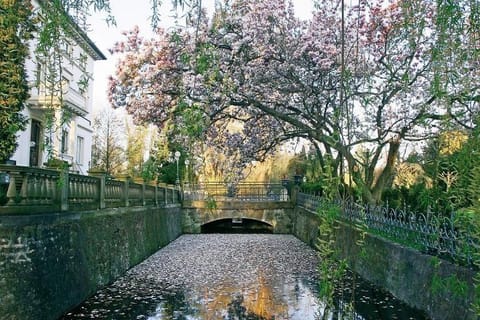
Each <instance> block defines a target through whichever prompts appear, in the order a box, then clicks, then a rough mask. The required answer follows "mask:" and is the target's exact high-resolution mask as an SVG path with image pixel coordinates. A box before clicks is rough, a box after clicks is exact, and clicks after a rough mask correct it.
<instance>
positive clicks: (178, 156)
mask: <svg viewBox="0 0 480 320" xmlns="http://www.w3.org/2000/svg"><path fill="white" fill-rule="evenodd" d="M178 160H180V151H175V161H176V162H177V179H176V180H175V184H176V185H177V186H178V185H180V175H179V172H178Z"/></svg>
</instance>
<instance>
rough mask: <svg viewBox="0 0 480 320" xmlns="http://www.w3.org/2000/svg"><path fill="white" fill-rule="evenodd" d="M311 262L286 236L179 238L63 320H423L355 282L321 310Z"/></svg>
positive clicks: (310, 256)
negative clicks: (354, 284)
mask: <svg viewBox="0 0 480 320" xmlns="http://www.w3.org/2000/svg"><path fill="white" fill-rule="evenodd" d="M317 259H318V258H317V255H316V253H315V252H314V251H313V250H312V249H311V248H309V247H308V246H307V245H305V244H304V243H303V242H301V241H300V240H298V239H296V238H295V237H293V236H291V235H273V234H201V235H183V236H181V237H180V238H178V239H177V240H175V241H174V242H172V243H171V244H169V245H168V246H167V247H165V248H163V249H162V250H160V251H158V252H157V253H155V254H154V255H152V256H151V257H150V258H148V259H147V260H146V261H144V262H143V263H141V264H139V265H138V266H136V267H134V268H132V269H131V270H129V271H128V273H127V274H126V275H125V276H124V277H122V278H121V279H118V280H117V281H116V282H114V283H113V284H112V285H110V286H109V287H106V288H104V289H101V290H99V291H98V292H97V293H96V294H95V295H94V296H93V297H91V298H90V299H88V300H87V301H85V302H84V303H83V304H82V305H81V306H79V307H78V308H77V309H75V310H74V311H72V312H70V313H68V314H66V315H65V316H64V317H63V318H62V319H115V320H121V319H129V320H130V319H148V320H156V319H191V320H193V319H209V320H214V319H249V320H267V319H298V320H309V319H341V318H343V319H426V317H425V316H424V315H423V314H422V313H420V312H419V311H416V310H412V309H410V308H408V307H407V306H405V305H404V304H402V303H400V302H399V301H397V300H396V299H394V298H393V297H392V296H390V295H387V294H386V293H384V292H381V291H379V290H377V289H375V288H373V287H371V286H369V285H367V284H365V283H363V282H361V281H358V280H356V281H355V283H356V288H355V290H353V291H352V290H351V288H350V287H349V286H348V287H347V288H344V289H342V290H340V289H339V290H338V291H337V292H338V295H337V297H336V299H335V306H334V307H333V308H329V309H326V305H325V303H324V301H323V300H322V299H320V298H319V297H318V288H317V283H318V279H317V276H318V275H317V272H316V266H317V264H318V260H317ZM351 277H352V274H349V275H347V280H349V279H351ZM352 296H355V297H356V298H355V304H354V307H353V308H351V304H349V303H348V302H349V301H350V298H351V297H352ZM332 310H333V311H332Z"/></svg>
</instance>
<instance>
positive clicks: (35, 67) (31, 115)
mask: <svg viewBox="0 0 480 320" xmlns="http://www.w3.org/2000/svg"><path fill="white" fill-rule="evenodd" d="M71 26H72V28H71V31H73V32H72V34H73V36H72V37H71V38H72V39H69V41H63V42H62V43H63V44H62V50H61V54H62V68H61V73H60V74H61V87H62V88H63V89H62V92H63V93H62V99H58V100H57V103H56V106H55V108H54V109H56V118H55V119H56V121H55V122H56V123H55V124H54V125H48V124H47V123H48V121H49V118H48V117H49V116H48V115H47V111H48V110H52V108H51V106H52V105H55V102H53V103H52V101H53V99H52V97H53V95H51V94H50V93H49V89H48V88H46V85H45V81H43V82H42V81H40V78H41V77H42V76H43V77H45V75H44V70H43V69H42V68H45V66H44V64H43V63H42V61H41V58H39V57H38V56H35V53H34V49H35V47H36V45H35V42H33V43H32V46H31V47H32V49H31V58H30V59H29V60H28V61H27V63H26V70H27V76H28V79H29V83H30V85H31V91H30V99H29V100H28V106H27V107H26V108H25V110H24V111H23V113H24V114H25V115H26V117H27V119H28V126H27V129H26V130H25V131H23V132H20V133H19V135H18V140H17V141H18V145H19V146H18V148H17V150H16V152H15V154H14V155H13V157H12V158H11V159H12V160H14V161H16V165H19V166H32V167H42V166H44V164H45V162H46V160H47V158H48V157H49V156H50V157H55V158H58V159H62V160H65V161H67V162H68V163H69V164H70V165H71V166H70V168H71V170H73V171H76V172H79V173H81V174H86V172H87V170H88V169H89V165H90V160H91V147H92V133H93V132H92V107H93V105H92V96H93V78H92V75H93V67H94V62H95V61H97V60H105V59H106V58H105V56H104V55H103V53H102V52H101V51H100V50H99V49H98V48H97V47H96V46H95V44H94V43H93V42H92V41H91V40H90V39H89V37H88V36H87V35H86V33H85V32H84V31H83V30H82V29H80V28H79V27H78V26H77V25H76V24H75V23H74V22H73V20H72V24H71ZM61 100H63V105H64V107H63V108H62V109H60V107H59V103H58V101H61ZM49 106H50V107H49ZM60 110H65V111H67V112H66V113H65V114H68V117H67V118H63V120H62V122H60V120H59V119H60V118H61V114H62V112H61V111H60ZM50 119H52V118H51V117H50ZM50 122H51V121H50Z"/></svg>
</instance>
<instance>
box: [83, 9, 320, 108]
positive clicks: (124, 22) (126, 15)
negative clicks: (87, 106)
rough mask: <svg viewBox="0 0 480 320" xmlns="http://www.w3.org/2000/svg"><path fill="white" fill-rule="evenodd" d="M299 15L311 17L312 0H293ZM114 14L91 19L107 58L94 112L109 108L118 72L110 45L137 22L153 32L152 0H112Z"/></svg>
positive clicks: (165, 15) (97, 80) (98, 68)
mask: <svg viewBox="0 0 480 320" xmlns="http://www.w3.org/2000/svg"><path fill="white" fill-rule="evenodd" d="M292 1H293V4H294V6H295V10H296V12H297V15H298V17H299V18H302V19H308V18H309V17H310V16H311V12H312V10H313V0H292ZM170 2H171V1H170V0H164V1H163V3H164V5H163V7H162V10H161V18H162V22H161V26H162V27H164V28H168V27H169V26H172V25H173V19H172V18H169V16H171V12H170V8H169V7H168V6H167V5H168V4H169V3H170ZM203 3H204V4H205V5H206V6H208V5H209V6H210V7H213V3H214V1H213V0H204V1H203ZM110 4H111V7H112V13H113V15H114V16H115V20H116V23H117V26H108V25H107V23H106V22H105V20H104V18H105V15H104V14H103V13H102V14H95V15H93V16H92V17H91V19H90V20H89V23H90V24H91V31H90V32H89V33H88V35H89V37H90V38H91V39H92V41H93V42H94V43H95V44H96V45H97V47H98V48H99V49H100V50H101V51H102V52H103V54H104V55H105V56H106V57H107V60H105V61H97V62H96V63H95V67H94V74H93V77H94V92H93V105H94V110H95V111H94V114H95V113H97V112H98V111H99V110H102V109H106V108H109V103H108V100H107V94H106V91H107V79H108V76H109V75H112V74H113V72H114V71H115V64H116V59H117V57H115V56H112V55H110V53H109V52H108V49H109V48H112V47H113V44H114V43H115V42H116V41H118V40H121V39H122V36H121V32H122V31H125V30H131V29H132V28H133V27H134V26H135V25H138V26H139V27H140V32H141V34H142V35H143V36H144V37H149V36H151V35H153V32H152V29H151V26H150V17H151V15H152V12H151V6H150V0H135V1H129V0H110Z"/></svg>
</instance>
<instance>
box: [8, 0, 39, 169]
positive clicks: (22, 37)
mask: <svg viewBox="0 0 480 320" xmlns="http://www.w3.org/2000/svg"><path fill="white" fill-rule="evenodd" d="M34 31H35V20H34V19H33V8H32V5H31V3H30V1H27V0H18V1H0V163H3V162H4V161H5V160H8V159H9V158H10V156H11V155H12V154H13V152H14V151H15V149H16V148H17V143H16V138H17V136H16V134H17V132H18V131H20V130H23V129H25V125H26V119H25V118H24V116H23V115H22V114H21V111H22V110H23V108H24V106H25V102H26V100H27V99H28V96H29V95H28V90H29V88H28V82H27V77H26V73H25V60H26V58H27V57H28V54H29V51H28V41H29V40H30V39H32V35H33V32H34Z"/></svg>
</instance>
